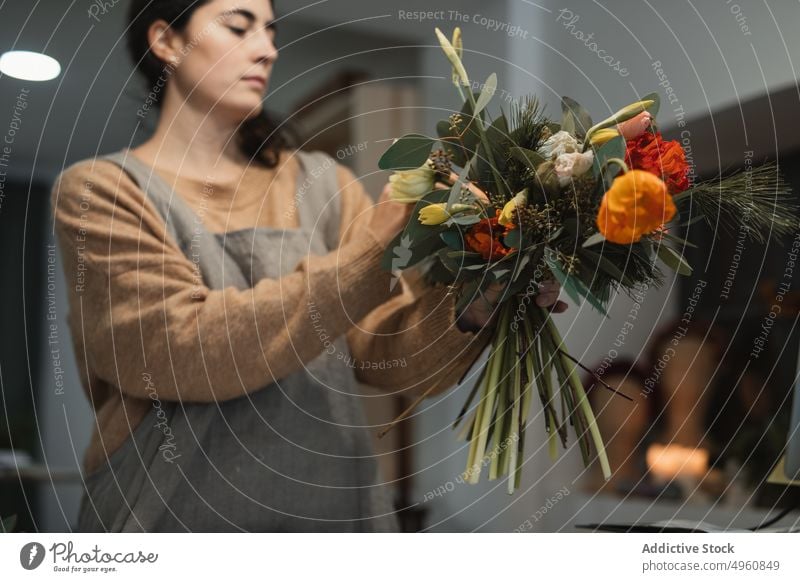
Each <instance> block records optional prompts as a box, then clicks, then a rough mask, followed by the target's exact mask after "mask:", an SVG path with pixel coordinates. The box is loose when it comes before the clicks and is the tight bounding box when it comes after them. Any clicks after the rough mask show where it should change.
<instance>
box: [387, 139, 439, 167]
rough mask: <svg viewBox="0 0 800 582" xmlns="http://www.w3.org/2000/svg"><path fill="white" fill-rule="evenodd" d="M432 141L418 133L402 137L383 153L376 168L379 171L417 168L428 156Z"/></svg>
mask: <svg viewBox="0 0 800 582" xmlns="http://www.w3.org/2000/svg"><path fill="white" fill-rule="evenodd" d="M434 141H435V140H434V139H432V138H430V137H427V136H424V135H420V134H418V133H410V134H408V135H404V136H403V137H401V138H400V139H398V140H397V141H396V142H394V143H393V144H392V145H390V146H389V149H387V150H386V151H385V152H383V155H382V156H381V159H380V160H378V167H379V168H380V169H381V170H413V169H415V168H419V167H420V166H421V165H422V164H424V163H425V161H426V160H427V159H428V157H429V156H430V153H431V148H432V147H433V144H434Z"/></svg>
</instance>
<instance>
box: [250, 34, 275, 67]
mask: <svg viewBox="0 0 800 582" xmlns="http://www.w3.org/2000/svg"><path fill="white" fill-rule="evenodd" d="M273 34H274V33H273V32H270V31H269V30H268V29H267V28H263V29H261V31H260V32H259V33H258V34H253V35H252V36H251V37H250V41H251V43H252V46H253V55H254V60H255V62H256V63H259V64H266V65H270V64H272V63H274V62H275V60H276V59H277V58H278V48H277V47H276V46H275V41H274V39H273Z"/></svg>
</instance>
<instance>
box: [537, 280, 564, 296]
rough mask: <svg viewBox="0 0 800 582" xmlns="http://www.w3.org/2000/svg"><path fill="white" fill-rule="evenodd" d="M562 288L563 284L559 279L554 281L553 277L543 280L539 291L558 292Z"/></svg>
mask: <svg viewBox="0 0 800 582" xmlns="http://www.w3.org/2000/svg"><path fill="white" fill-rule="evenodd" d="M560 289H561V285H560V284H559V282H558V281H553V280H552V279H548V280H547V281H542V283H541V284H540V285H539V292H540V293H547V292H550V291H556V292H558V291H559V290H560Z"/></svg>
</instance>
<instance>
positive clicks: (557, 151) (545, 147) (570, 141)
mask: <svg viewBox="0 0 800 582" xmlns="http://www.w3.org/2000/svg"><path fill="white" fill-rule="evenodd" d="M577 151H578V140H576V139H575V138H574V137H573V136H572V135H571V134H570V133H568V132H566V131H559V132H556V133H554V134H553V135H551V136H550V137H548V138H547V139H546V140H545V141H544V143H542V145H541V147H540V148H539V152H540V153H541V154H542V155H543V156H544V157H545V158H547V159H550V158H552V157H553V156H556V157H558V156H560V155H561V154H568V153H572V152H577Z"/></svg>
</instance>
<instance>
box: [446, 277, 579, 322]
mask: <svg viewBox="0 0 800 582" xmlns="http://www.w3.org/2000/svg"><path fill="white" fill-rule="evenodd" d="M504 288H505V284H504V283H492V284H491V285H489V287H488V288H487V289H486V290H485V291H484V293H483V297H479V298H478V299H476V300H475V301H473V302H472V303H470V304H469V305H468V306H467V308H466V309H464V311H463V312H462V313H461V316H460V317H459V318H458V321H457V323H458V327H459V329H461V330H462V331H477V330H479V329H481V328H483V327H485V326H487V325H488V324H489V323H491V322H493V320H494V319H496V318H497V313H498V309H497V301H498V299H499V298H500V296H501V294H502V292H503V289H504ZM560 291H561V285H560V284H559V283H558V281H553V280H549V281H544V282H543V283H542V285H541V287H539V293H538V294H537V295H536V305H538V306H539V307H544V308H548V307H549V308H550V311H552V312H553V313H563V312H564V311H566V310H567V304H566V303H564V302H563V301H559V299H558V294H559V292H560Z"/></svg>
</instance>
